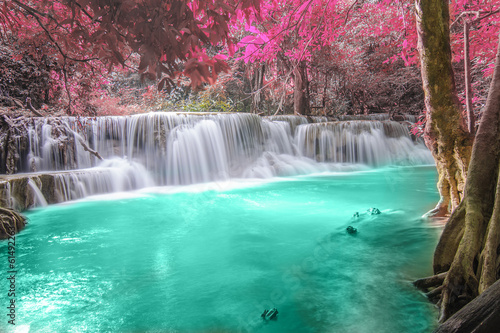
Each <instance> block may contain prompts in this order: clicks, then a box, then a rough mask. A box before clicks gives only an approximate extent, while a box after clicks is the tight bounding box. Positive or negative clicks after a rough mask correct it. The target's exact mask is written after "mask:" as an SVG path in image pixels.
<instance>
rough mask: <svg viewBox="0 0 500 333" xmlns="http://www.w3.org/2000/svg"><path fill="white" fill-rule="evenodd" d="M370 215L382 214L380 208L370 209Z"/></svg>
mask: <svg viewBox="0 0 500 333" xmlns="http://www.w3.org/2000/svg"><path fill="white" fill-rule="evenodd" d="M368 214H370V215H378V214H380V210H379V209H378V208H370V209H368Z"/></svg>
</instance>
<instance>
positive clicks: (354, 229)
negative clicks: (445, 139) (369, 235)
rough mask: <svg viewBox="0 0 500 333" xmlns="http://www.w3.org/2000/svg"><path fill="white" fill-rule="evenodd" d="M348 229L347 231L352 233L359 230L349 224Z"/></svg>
mask: <svg viewBox="0 0 500 333" xmlns="http://www.w3.org/2000/svg"><path fill="white" fill-rule="evenodd" d="M346 230H347V233H348V234H350V235H353V234H355V233H357V232H358V229H356V228H354V227H351V226H348V227H347V229H346Z"/></svg>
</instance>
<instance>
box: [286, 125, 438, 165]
mask: <svg viewBox="0 0 500 333" xmlns="http://www.w3.org/2000/svg"><path fill="white" fill-rule="evenodd" d="M295 143H296V144H297V146H298V148H299V150H300V152H301V154H302V155H303V156H307V157H309V158H311V159H315V160H316V161H318V162H332V163H349V164H354V163H362V164H366V165H370V166H383V165H390V164H393V165H419V164H432V163H433V159H432V156H431V154H430V153H429V151H428V150H427V148H426V147H425V146H424V145H423V144H420V143H415V142H413V141H412V140H411V137H410V133H409V131H408V129H407V127H405V126H403V125H401V124H399V123H397V122H380V121H359V120H358V121H346V122H332V123H320V124H309V125H301V126H299V127H298V128H297V134H296V136H295Z"/></svg>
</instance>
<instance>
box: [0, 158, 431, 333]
mask: <svg viewBox="0 0 500 333" xmlns="http://www.w3.org/2000/svg"><path fill="white" fill-rule="evenodd" d="M435 184H436V171H435V169H434V168H432V167H400V168H396V167H394V168H385V169H379V170H374V171H367V172H353V173H344V174H323V175H315V176H307V177H295V178H289V179H280V180H279V181H274V182H254V183H251V185H248V186H240V187H239V188H233V189H231V187H229V186H226V185H227V184H218V186H215V188H214V189H212V190H204V191H200V190H196V187H187V188H176V189H161V188H156V189H150V190H145V191H141V192H140V193H135V194H134V195H132V196H122V197H118V196H115V197H108V198H105V199H106V200H103V198H100V199H99V200H86V201H80V202H74V203H70V204H64V205H55V206H49V207H47V208H44V209H40V210H32V211H30V212H27V216H28V217H29V222H30V223H29V225H28V227H27V228H26V229H25V230H24V231H22V232H21V233H20V234H19V235H18V236H17V237H16V267H17V275H16V305H17V307H16V326H15V329H16V330H17V331H23V332H28V331H29V332H356V333H362V332H407V333H411V332H430V331H431V330H432V328H433V327H434V326H435V318H436V311H435V309H434V307H433V306H432V305H430V304H429V303H428V302H427V300H426V299H425V297H424V296H423V295H421V294H420V293H419V292H418V291H416V290H415V289H414V288H413V287H412V286H411V284H410V281H412V280H413V279H415V278H418V277H421V276H424V275H428V274H430V273H431V259H432V252H433V250H434V246H435V244H436V242H437V240H438V237H439V233H440V228H439V227H436V226H433V225H432V223H430V222H429V221H428V220H425V219H422V218H421V216H422V214H423V213H425V212H426V211H428V210H429V209H431V208H432V207H433V205H434V204H435V203H436V201H437V200H438V195H437V192H436V185H435ZM216 185H217V184H216ZM193 189H194V190H193ZM372 207H376V208H378V209H379V210H380V211H381V214H380V215H369V214H367V213H366V211H367V209H369V208H372ZM355 212H359V213H360V217H359V218H355V217H353V214H354V213H355ZM348 226H353V227H355V228H357V230H358V233H357V234H355V235H350V234H348V233H347V232H346V227H348ZM7 260H8V259H7V243H6V242H4V241H3V242H1V243H0V267H2V270H3V271H7ZM7 282H8V281H7V280H5V279H4V280H3V281H2V282H1V283H0V292H1V295H2V297H1V299H2V305H1V307H2V308H3V309H4V312H5V313H7V310H6V306H7V305H8V304H7V302H8V300H7V298H6V297H4V296H5V295H7V292H8V290H7V289H8V283H7ZM271 307H276V308H277V309H278V310H279V315H278V320H276V321H269V322H265V321H263V320H262V319H261V317H260V315H261V313H262V312H263V310H264V309H269V308H271ZM2 318H3V319H2V321H1V322H0V331H5V330H7V331H15V329H14V328H13V327H11V325H8V324H7V319H5V318H6V316H5V315H2Z"/></svg>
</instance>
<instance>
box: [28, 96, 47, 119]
mask: <svg viewBox="0 0 500 333" xmlns="http://www.w3.org/2000/svg"><path fill="white" fill-rule="evenodd" d="M26 105H27V106H28V108H29V109H30V110H31V112H33V113H34V114H35V115H36V116H37V117H43V115H42V114H41V113H40V112H38V111H37V110H36V109H35V108H34V107H33V105H31V98H29V97H28V98H26Z"/></svg>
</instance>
